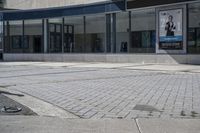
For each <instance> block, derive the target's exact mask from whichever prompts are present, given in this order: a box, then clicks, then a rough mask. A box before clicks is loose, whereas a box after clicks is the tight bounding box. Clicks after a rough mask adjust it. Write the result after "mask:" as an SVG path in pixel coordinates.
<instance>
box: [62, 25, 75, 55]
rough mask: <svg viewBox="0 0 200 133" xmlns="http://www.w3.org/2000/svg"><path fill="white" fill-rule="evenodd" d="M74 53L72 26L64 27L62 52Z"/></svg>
mask: <svg viewBox="0 0 200 133" xmlns="http://www.w3.org/2000/svg"><path fill="white" fill-rule="evenodd" d="M73 51H74V26H73V25H64V52H65V53H72V52H73Z"/></svg>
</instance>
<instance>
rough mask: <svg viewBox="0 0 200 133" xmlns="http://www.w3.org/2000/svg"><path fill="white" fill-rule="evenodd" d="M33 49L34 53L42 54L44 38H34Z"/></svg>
mask: <svg viewBox="0 0 200 133" xmlns="http://www.w3.org/2000/svg"><path fill="white" fill-rule="evenodd" d="M33 43H34V44H33V47H34V53H41V52H42V38H41V36H34V37H33Z"/></svg>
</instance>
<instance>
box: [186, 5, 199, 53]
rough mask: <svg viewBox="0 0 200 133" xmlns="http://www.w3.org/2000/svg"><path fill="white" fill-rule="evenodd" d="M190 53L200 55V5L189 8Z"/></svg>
mask: <svg viewBox="0 0 200 133" xmlns="http://www.w3.org/2000/svg"><path fill="white" fill-rule="evenodd" d="M188 17H189V18H188V22H189V24H188V53H193V54H195V53H200V19H199V17H200V3H194V4H189V6H188Z"/></svg>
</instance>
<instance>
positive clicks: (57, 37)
mask: <svg viewBox="0 0 200 133" xmlns="http://www.w3.org/2000/svg"><path fill="white" fill-rule="evenodd" d="M62 22H63V20H62V18H57V19H49V24H48V25H49V52H50V53H61V52H62Z"/></svg>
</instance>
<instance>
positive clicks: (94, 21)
mask: <svg viewBox="0 0 200 133" xmlns="http://www.w3.org/2000/svg"><path fill="white" fill-rule="evenodd" d="M85 24H86V26H85V27H86V35H85V37H86V43H85V45H86V47H85V52H86V53H102V52H104V51H105V26H106V23H105V15H95V16H86V20H85Z"/></svg>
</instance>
